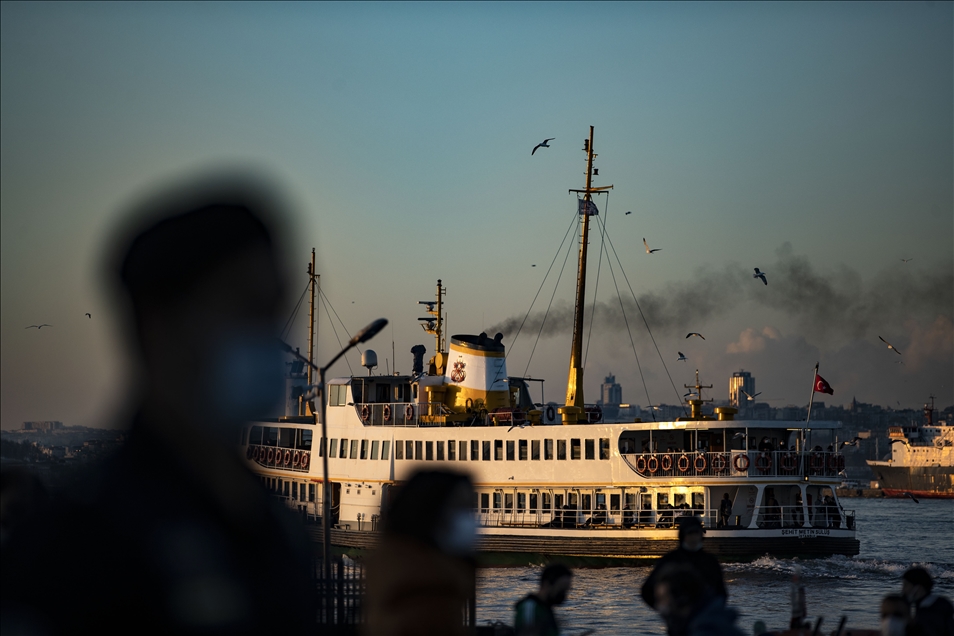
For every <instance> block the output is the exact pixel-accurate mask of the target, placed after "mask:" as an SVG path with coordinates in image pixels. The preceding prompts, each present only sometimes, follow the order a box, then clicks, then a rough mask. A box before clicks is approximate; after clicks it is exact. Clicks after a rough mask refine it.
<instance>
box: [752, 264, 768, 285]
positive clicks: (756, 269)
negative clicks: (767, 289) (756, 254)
mask: <svg viewBox="0 0 954 636" xmlns="http://www.w3.org/2000/svg"><path fill="white" fill-rule="evenodd" d="M752 278H761V279H762V282H763V283H765V284H766V285H768V281H767V280H765V272H760V271H759V268H758V267H756V268H755V273H754V274H752Z"/></svg>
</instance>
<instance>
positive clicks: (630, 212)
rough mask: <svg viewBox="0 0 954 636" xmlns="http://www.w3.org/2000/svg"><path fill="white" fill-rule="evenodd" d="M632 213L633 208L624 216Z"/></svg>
mask: <svg viewBox="0 0 954 636" xmlns="http://www.w3.org/2000/svg"><path fill="white" fill-rule="evenodd" d="M632 213H633V211H632V210H630V211H629V212H627V213H626V214H624V215H623V216H626V215H627V214H632Z"/></svg>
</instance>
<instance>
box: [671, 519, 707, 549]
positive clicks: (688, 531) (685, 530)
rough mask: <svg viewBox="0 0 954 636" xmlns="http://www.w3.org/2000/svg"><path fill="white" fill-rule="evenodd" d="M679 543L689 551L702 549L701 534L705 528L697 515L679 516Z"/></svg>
mask: <svg viewBox="0 0 954 636" xmlns="http://www.w3.org/2000/svg"><path fill="white" fill-rule="evenodd" d="M677 521H678V523H679V545H680V546H681V547H682V548H683V549H685V550H689V551H691V552H698V551H699V550H701V549H702V535H703V533H704V532H705V529H703V527H702V522H701V521H699V517H679V518H678V519H677Z"/></svg>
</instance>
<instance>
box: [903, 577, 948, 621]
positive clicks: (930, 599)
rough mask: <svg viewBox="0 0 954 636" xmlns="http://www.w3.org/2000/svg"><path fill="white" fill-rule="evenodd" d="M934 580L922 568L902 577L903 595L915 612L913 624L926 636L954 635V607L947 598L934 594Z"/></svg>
mask: <svg viewBox="0 0 954 636" xmlns="http://www.w3.org/2000/svg"><path fill="white" fill-rule="evenodd" d="M933 589H934V579H932V578H931V575H930V574H929V573H928V571H927V570H925V569H924V568H922V567H913V568H911V569H909V570H908V571H907V572H905V573H904V574H903V575H902V576H901V595H902V596H904V598H905V599H906V600H907V601H908V602H909V603H910V604H911V608H912V609H913V611H914V617H913V621H912V622H913V623H914V625H915V626H916V627H917V628H919V629H920V630H921V632H922V633H923V634H924V635H925V636H951V634H954V606H952V605H951V601H950V600H948V599H947V598H945V597H943V596H941V595H939V594H933V593H932V592H931V590H933Z"/></svg>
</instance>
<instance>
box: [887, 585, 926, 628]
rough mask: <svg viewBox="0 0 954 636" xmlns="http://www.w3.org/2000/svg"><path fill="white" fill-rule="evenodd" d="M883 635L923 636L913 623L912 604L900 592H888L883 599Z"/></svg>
mask: <svg viewBox="0 0 954 636" xmlns="http://www.w3.org/2000/svg"><path fill="white" fill-rule="evenodd" d="M880 631H881V636H915V634H917V636H921V634H922V632H921V631H920V630H918V629H917V628H915V627H913V626H912V625H911V606H910V605H909V604H908V601H907V600H906V599H905V598H904V597H903V596H901V595H900V594H888V595H887V596H885V597H884V598H883V599H881V623H880Z"/></svg>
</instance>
